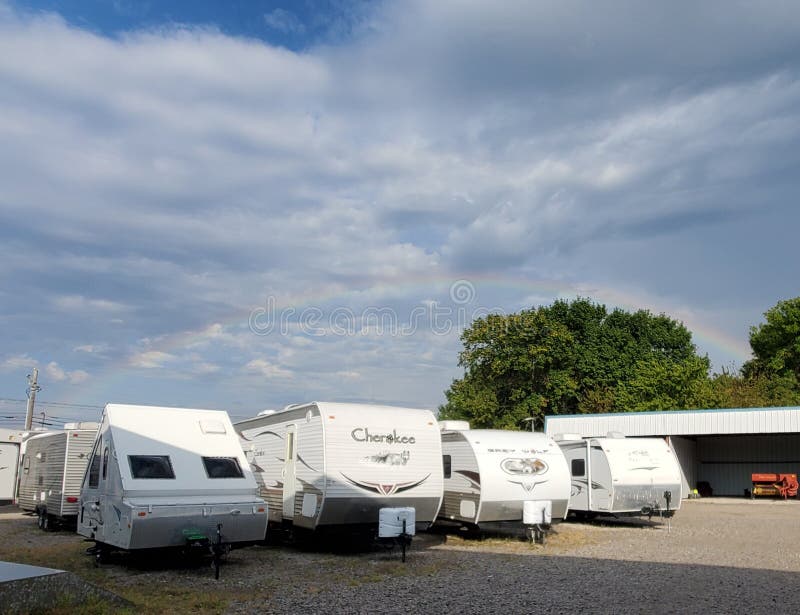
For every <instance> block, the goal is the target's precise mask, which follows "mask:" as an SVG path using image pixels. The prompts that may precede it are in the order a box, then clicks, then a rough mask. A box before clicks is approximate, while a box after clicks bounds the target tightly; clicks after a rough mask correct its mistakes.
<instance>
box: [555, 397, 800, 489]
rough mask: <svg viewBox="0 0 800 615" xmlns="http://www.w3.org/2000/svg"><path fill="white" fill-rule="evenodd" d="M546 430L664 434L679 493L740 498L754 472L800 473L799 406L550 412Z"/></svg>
mask: <svg viewBox="0 0 800 615" xmlns="http://www.w3.org/2000/svg"><path fill="white" fill-rule="evenodd" d="M544 431H545V433H546V434H547V435H548V436H555V435H557V434H562V433H572V434H579V435H580V436H582V437H602V436H605V435H606V434H608V433H609V432H619V433H621V434H623V435H625V436H628V437H646V436H651V437H663V438H666V439H667V440H668V441H669V443H670V446H671V447H672V449H673V451H675V454H676V456H677V458H678V463H679V464H680V466H681V473H682V474H683V477H682V483H683V484H682V489H681V492H682V496H683V497H687V494H688V493H690V492H691V490H692V489H694V488H696V487H697V488H700V489H705V490H706V491H707V492H708V493H710V494H712V495H725V496H740V497H741V496H742V495H745V494H747V493H750V490H751V488H752V486H753V484H752V480H751V477H752V474H754V473H790V474H800V407H783V408H725V409H720V410H667V411H657V412H623V413H614V414H611V413H610V414H575V415H563V416H549V417H546V418H545V424H544Z"/></svg>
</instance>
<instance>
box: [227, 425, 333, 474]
mask: <svg viewBox="0 0 800 615" xmlns="http://www.w3.org/2000/svg"><path fill="white" fill-rule="evenodd" d="M241 436H242V439H243V440H247V441H248V442H252V441H253V438H257V437H258V436H275V437H276V438H278V439H279V440H283V436H282V435H281V434H279V433H275V432H274V431H270V430H267V431H261V432H259V433H257V434H256V435H254V436H253V437H252V438H248V437H247V436H245V435H244V434H241ZM275 459H277V460H278V461H280V462H281V463H284V462H285V461H286V460H285V459H283V458H282V457H275ZM297 461H299V462H300V463H302V464H303V465H304V466H305V467H307V468H308V469H309V470H311V471H312V472H317V471H318V470H317V469H316V468H312V467H311V466H310V465H309V464H308V463H306V460H305V459H303V457H302V455H300V453H297ZM259 471H260V472H263V471H264V470H263V469H262V468H259Z"/></svg>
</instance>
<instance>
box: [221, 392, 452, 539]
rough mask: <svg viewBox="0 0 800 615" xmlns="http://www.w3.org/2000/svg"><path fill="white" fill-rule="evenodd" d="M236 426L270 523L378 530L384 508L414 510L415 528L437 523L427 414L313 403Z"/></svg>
mask: <svg viewBox="0 0 800 615" xmlns="http://www.w3.org/2000/svg"><path fill="white" fill-rule="evenodd" d="M235 427H236V430H237V431H238V432H239V435H240V437H241V439H242V447H243V448H244V450H245V452H246V454H247V457H248V459H249V460H250V462H251V465H252V467H253V471H254V472H255V474H256V477H257V479H258V481H259V484H260V486H261V493H262V494H263V496H264V498H265V499H266V500H267V502H268V503H269V513H270V521H271V522H272V523H276V524H277V523H279V524H290V525H292V526H293V527H298V528H306V529H308V530H324V529H326V528H332V527H341V526H349V528H350V529H352V530H356V529H358V526H361V528H362V529H377V527H378V520H379V510H380V509H381V508H384V507H392V508H396V507H413V508H414V509H415V512H416V515H415V518H416V527H417V528H418V529H426V528H427V527H428V526H430V525H431V523H433V521H434V519H435V518H436V511H437V510H439V506H440V504H441V500H442V457H441V455H442V446H441V441H440V439H439V430H438V427H437V426H436V419H435V417H434V416H433V413H431V412H430V411H428V410H415V409H411V408H396V407H390V406H374V405H366V404H344V403H321V402H314V403H309V404H305V405H297V406H290V407H288V408H286V409H285V410H282V411H280V412H275V413H271V414H266V415H261V416H256V417H254V418H252V419H248V420H245V421H241V422H239V423H236V425H235Z"/></svg>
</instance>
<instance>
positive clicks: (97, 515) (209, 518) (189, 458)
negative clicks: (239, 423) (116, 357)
mask: <svg viewBox="0 0 800 615" xmlns="http://www.w3.org/2000/svg"><path fill="white" fill-rule="evenodd" d="M218 524H221V525H222V527H221V538H218V537H217V526H218ZM266 527H267V512H266V505H265V504H264V501H263V500H262V499H261V498H259V497H258V485H257V484H256V481H255V479H254V478H253V473H252V472H251V470H250V466H249V465H248V463H247V460H246V459H245V457H244V454H243V453H242V449H241V447H240V446H239V440H238V438H237V437H236V432H235V431H234V429H233V426H232V425H231V422H230V419H229V418H228V414H227V413H226V412H221V411H216V410H190V409H183V408H160V407H150V406H129V405H120V404H108V405H107V406H106V408H105V411H104V413H103V418H102V421H101V423H100V430H99V431H98V433H97V438H96V440H95V442H94V446H93V448H92V452H91V461H90V463H89V466H88V468H87V470H86V474H85V476H84V477H83V486H82V489H81V498H80V514H79V518H78V533H79V534H81V535H83V536H86V537H87V538H89V539H91V540H94V541H95V542H96V543H97V547H98V548H97V550H96V554H97V557H98V559H99V560H100V559H102V557H103V555H104V553H105V552H107V551H108V550H110V549H111V548H115V549H124V550H139V549H149V548H166V547H186V546H192V545H197V546H203V547H205V546H211V545H213V544H217V542H220V541H221V542H224V543H225V544H228V545H230V544H234V543H253V542H257V541H260V540H263V539H264V537H265V533H266Z"/></svg>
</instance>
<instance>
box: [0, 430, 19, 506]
mask: <svg viewBox="0 0 800 615" xmlns="http://www.w3.org/2000/svg"><path fill="white" fill-rule="evenodd" d="M21 443H22V432H21V431H14V430H12V429H0V503H6V502H11V501H13V500H14V498H15V497H16V493H17V467H18V466H19V447H20V444H21Z"/></svg>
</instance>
